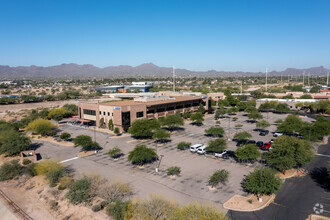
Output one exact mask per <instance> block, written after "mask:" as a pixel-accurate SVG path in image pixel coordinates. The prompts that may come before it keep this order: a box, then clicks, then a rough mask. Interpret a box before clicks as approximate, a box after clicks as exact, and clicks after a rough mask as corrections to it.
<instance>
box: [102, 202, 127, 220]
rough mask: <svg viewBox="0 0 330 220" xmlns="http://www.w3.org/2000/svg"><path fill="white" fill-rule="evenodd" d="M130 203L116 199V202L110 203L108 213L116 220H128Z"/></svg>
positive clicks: (107, 208)
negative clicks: (127, 214) (126, 213)
mask: <svg viewBox="0 0 330 220" xmlns="http://www.w3.org/2000/svg"><path fill="white" fill-rule="evenodd" d="M130 203H131V202H130V201H125V202H123V201H121V200H120V199H116V200H115V201H114V202H112V203H109V204H108V205H107V207H106V212H107V214H108V215H110V216H111V217H112V218H113V219H115V220H123V219H126V218H124V217H125V212H126V211H127V209H128V206H129V204H130Z"/></svg>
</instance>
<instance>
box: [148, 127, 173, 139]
mask: <svg viewBox="0 0 330 220" xmlns="http://www.w3.org/2000/svg"><path fill="white" fill-rule="evenodd" d="M170 137H171V134H170V133H169V132H167V131H165V130H163V129H158V130H156V132H155V133H154V134H153V135H152V139H156V140H157V141H160V142H163V141H164V140H165V139H167V138H170Z"/></svg>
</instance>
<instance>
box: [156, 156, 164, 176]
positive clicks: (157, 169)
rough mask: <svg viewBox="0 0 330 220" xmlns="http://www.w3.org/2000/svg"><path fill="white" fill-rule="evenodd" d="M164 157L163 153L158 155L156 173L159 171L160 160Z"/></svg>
mask: <svg viewBox="0 0 330 220" xmlns="http://www.w3.org/2000/svg"><path fill="white" fill-rule="evenodd" d="M163 157H164V155H160V159H159V163H158V164H157V163H156V173H158V171H159V167H160V162H162V158H163Z"/></svg>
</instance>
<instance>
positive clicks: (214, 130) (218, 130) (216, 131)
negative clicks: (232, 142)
mask: <svg viewBox="0 0 330 220" xmlns="http://www.w3.org/2000/svg"><path fill="white" fill-rule="evenodd" d="M205 133H206V134H208V135H212V136H216V137H222V136H223V134H224V133H225V131H224V130H223V128H222V127H210V128H208V129H205Z"/></svg>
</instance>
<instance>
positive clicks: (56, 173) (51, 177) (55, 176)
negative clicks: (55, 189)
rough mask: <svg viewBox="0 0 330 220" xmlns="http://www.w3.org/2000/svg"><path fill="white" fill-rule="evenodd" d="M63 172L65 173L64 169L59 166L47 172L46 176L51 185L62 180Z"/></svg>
mask: <svg viewBox="0 0 330 220" xmlns="http://www.w3.org/2000/svg"><path fill="white" fill-rule="evenodd" d="M63 174H64V169H63V168H58V169H54V170H49V171H48V172H47V173H46V177H47V179H48V181H49V183H50V184H51V185H55V184H56V183H58V182H59V181H60V178H61V177H62V176H63Z"/></svg>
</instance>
